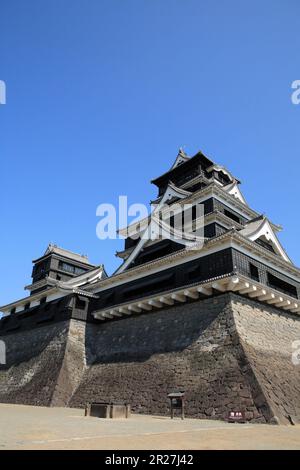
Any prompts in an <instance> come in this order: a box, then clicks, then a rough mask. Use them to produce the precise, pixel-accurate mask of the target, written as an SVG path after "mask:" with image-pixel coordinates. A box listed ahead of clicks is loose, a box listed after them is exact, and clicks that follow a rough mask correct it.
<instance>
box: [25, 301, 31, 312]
mask: <svg viewBox="0 0 300 470" xmlns="http://www.w3.org/2000/svg"><path fill="white" fill-rule="evenodd" d="M29 308H30V302H27V304H25V307H24V310H28V309H29Z"/></svg>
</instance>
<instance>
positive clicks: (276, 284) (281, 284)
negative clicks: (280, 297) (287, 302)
mask: <svg viewBox="0 0 300 470" xmlns="http://www.w3.org/2000/svg"><path fill="white" fill-rule="evenodd" d="M267 276H268V284H269V286H270V287H273V288H274V289H276V290H279V291H281V292H283V293H284V294H288V295H291V296H292V297H296V298H298V292H297V288H296V287H295V286H293V285H292V284H289V283H288V282H285V281H283V280H282V279H279V278H278V277H276V276H273V274H271V273H267Z"/></svg>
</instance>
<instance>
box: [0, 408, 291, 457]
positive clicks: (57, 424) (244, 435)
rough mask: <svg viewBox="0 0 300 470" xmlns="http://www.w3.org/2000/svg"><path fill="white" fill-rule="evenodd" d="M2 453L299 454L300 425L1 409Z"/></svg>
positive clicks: (45, 409)
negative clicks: (244, 451) (210, 451)
mask: <svg viewBox="0 0 300 470" xmlns="http://www.w3.org/2000/svg"><path fill="white" fill-rule="evenodd" d="M0 449H3V450H4V449H104V450H124V449H130V450H133V449H137V450H140V449H146V450H159V449H164V450H185V449H190V450H192V449H300V426H271V425H263V424H228V423H225V422H221V421H211V420H197V419H185V420H184V421H181V419H179V418H176V419H174V420H171V419H170V418H168V417H160V416H145V415H132V416H131V418H130V419H127V420H126V419H123V420H121V419H118V420H109V419H100V418H91V417H85V416H84V412H83V410H78V409H70V408H44V407H35V406H22V405H6V404H0Z"/></svg>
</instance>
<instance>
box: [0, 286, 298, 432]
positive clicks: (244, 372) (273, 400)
mask: <svg viewBox="0 0 300 470" xmlns="http://www.w3.org/2000/svg"><path fill="white" fill-rule="evenodd" d="M0 339H2V340H4V341H5V343H6V348H7V364H6V366H0V367H1V369H0V402H4V403H22V404H32V405H44V406H72V407H82V408H84V407H85V406H86V404H87V403H89V402H114V401H115V402H124V403H129V404H130V405H131V409H132V411H133V412H138V413H148V414H155V415H169V413H170V409H169V400H168V397H167V395H168V393H170V392H172V391H176V390H185V393H186V399H185V413H186V416H188V417H194V418H206V419H207V418H209V419H226V418H227V416H228V413H229V412H230V411H243V412H244V413H245V416H246V419H247V420H248V421H250V422H261V423H291V422H293V423H296V422H298V421H299V418H300V365H298V366H297V365H296V364H293V361H292V354H293V352H294V349H293V342H294V341H297V340H300V319H299V317H297V316H296V315H290V314H288V313H286V312H284V311H283V310H278V309H276V308H272V307H270V306H267V305H263V304H261V303H258V302H255V301H252V300H249V299H246V298H243V297H241V296H238V295H235V294H232V293H227V294H224V295H220V296H218V297H213V298H208V299H205V300H202V301H196V302H191V303H188V304H184V305H178V306H173V307H170V308H166V309H164V310H159V311H156V312H148V313H145V314H142V315H135V316H130V317H125V318H121V319H119V320H115V321H107V322H102V323H99V324H98V323H97V324H96V323H86V322H84V321H80V320H75V319H72V318H71V319H69V320H64V321H61V322H59V321H58V322H55V323H53V324H51V322H50V323H48V324H44V325H43V326H39V327H35V328H32V329H27V330H26V329H24V331H23V330H22V329H21V330H17V331H16V332H11V333H10V334H5V335H3V336H1V337H0Z"/></svg>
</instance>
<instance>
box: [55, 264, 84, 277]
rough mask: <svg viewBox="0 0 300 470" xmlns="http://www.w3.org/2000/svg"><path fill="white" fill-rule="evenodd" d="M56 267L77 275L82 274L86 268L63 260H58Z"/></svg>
mask: <svg viewBox="0 0 300 470" xmlns="http://www.w3.org/2000/svg"><path fill="white" fill-rule="evenodd" d="M58 267H59V269H61V270H62V271H66V272H68V273H71V274H75V275H76V276H79V275H80V274H83V273H85V272H86V269H83V268H79V267H77V266H73V265H72V264H69V263H65V262H63V261H60V262H59V265H58Z"/></svg>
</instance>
